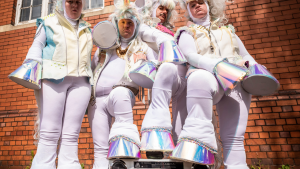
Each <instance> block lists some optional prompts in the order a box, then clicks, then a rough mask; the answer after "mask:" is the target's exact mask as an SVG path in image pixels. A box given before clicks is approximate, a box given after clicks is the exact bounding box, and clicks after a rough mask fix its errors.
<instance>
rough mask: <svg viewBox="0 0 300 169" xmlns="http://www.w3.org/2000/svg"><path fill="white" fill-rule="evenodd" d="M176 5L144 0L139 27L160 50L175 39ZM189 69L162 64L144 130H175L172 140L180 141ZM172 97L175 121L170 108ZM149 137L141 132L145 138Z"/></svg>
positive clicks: (165, 0)
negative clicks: (160, 47)
mask: <svg viewBox="0 0 300 169" xmlns="http://www.w3.org/2000/svg"><path fill="white" fill-rule="evenodd" d="M141 1H143V0H140V1H136V3H138V4H143V3H141ZM175 7H176V1H174V0H153V1H152V0H148V1H145V6H144V7H143V9H142V10H141V12H142V13H143V16H144V22H145V25H143V27H142V29H141V31H140V32H141V37H142V40H143V41H145V42H146V43H147V44H148V45H149V47H151V48H152V49H153V50H155V51H156V52H157V53H158V52H159V46H160V45H159V43H161V42H163V41H166V40H173V41H174V33H173V31H172V28H174V26H173V21H174V20H175V19H176V16H177V13H176V10H175ZM186 71H187V68H186V65H185V64H182V65H175V64H173V63H163V64H161V65H160V66H159V69H158V71H157V74H156V77H155V81H154V85H153V88H152V100H151V104H150V106H149V109H148V110H147V113H146V115H145V118H144V120H143V124H142V133H143V131H148V132H149V131H150V130H152V131H153V130H160V131H162V130H165V131H171V130H172V134H173V140H174V142H175V143H176V142H177V139H178V136H179V134H180V131H181V129H182V126H183V122H184V119H185V118H186V115H187V112H186V100H185V96H186V79H185V74H186ZM171 98H172V116H173V122H172V123H171V117H170V110H169V105H170V101H171ZM157 117H161V118H157ZM172 126H173V127H172ZM146 139H147V138H145V136H143V134H142V142H143V141H146ZM143 145H144V146H143ZM141 149H142V150H146V151H147V150H148V149H149V146H148V145H147V143H145V144H143V143H142V148H141ZM162 149H164V147H162Z"/></svg>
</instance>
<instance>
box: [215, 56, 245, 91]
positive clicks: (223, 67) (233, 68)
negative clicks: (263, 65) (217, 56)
mask: <svg viewBox="0 0 300 169" xmlns="http://www.w3.org/2000/svg"><path fill="white" fill-rule="evenodd" d="M214 73H215V75H216V78H217V79H218V81H219V84H220V85H221V86H222V88H223V89H224V92H225V95H228V94H229V93H230V92H231V90H232V89H234V88H235V87H236V85H237V84H238V83H239V82H241V81H242V80H243V78H244V77H245V76H246V75H247V73H248V70H247V68H244V67H241V66H238V65H235V64H232V63H229V62H227V59H224V60H223V61H221V62H220V63H218V64H217V66H215V68H214Z"/></svg>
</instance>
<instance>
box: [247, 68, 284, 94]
mask: <svg viewBox="0 0 300 169" xmlns="http://www.w3.org/2000/svg"><path fill="white" fill-rule="evenodd" d="M242 86H243V88H244V89H245V90H246V91H247V92H248V93H250V94H253V95H258V96H267V95H271V94H273V93H275V92H276V91H277V90H279V88H280V83H279V81H278V80H277V79H276V78H275V77H274V76H273V75H272V73H271V72H269V71H268V70H267V69H266V68H265V67H264V66H262V65H260V64H255V65H253V66H250V67H249V74H248V75H247V76H246V77H245V78H244V80H243V83H242Z"/></svg>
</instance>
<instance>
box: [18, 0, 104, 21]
mask: <svg viewBox="0 0 300 169" xmlns="http://www.w3.org/2000/svg"><path fill="white" fill-rule="evenodd" d="M53 2H54V0H18V3H17V10H16V20H15V24H16V25H18V24H23V23H32V22H35V20H36V19H37V18H39V17H44V16H47V15H49V14H50V13H51V12H52V9H53V7H54V6H53V5H54V3H53ZM103 7H104V0H85V4H84V8H83V10H85V11H87V12H88V11H90V10H101V9H103Z"/></svg>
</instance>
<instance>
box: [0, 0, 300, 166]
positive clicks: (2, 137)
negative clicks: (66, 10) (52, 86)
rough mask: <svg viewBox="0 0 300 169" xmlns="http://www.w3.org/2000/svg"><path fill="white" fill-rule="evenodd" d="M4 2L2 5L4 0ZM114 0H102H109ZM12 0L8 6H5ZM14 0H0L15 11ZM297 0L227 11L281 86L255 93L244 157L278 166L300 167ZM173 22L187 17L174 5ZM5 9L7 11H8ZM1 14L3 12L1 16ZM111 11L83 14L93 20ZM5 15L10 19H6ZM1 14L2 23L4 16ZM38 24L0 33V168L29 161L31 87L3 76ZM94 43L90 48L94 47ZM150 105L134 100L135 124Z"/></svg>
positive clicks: (239, 3) (85, 135)
mask: <svg viewBox="0 0 300 169" xmlns="http://www.w3.org/2000/svg"><path fill="white" fill-rule="evenodd" d="M3 4H4V5H3ZM111 4H112V1H106V5H111ZM9 6H10V8H9ZM12 6H13V1H12V0H9V1H5V3H0V8H1V9H0V13H1V12H2V11H3V10H7V11H13V9H12ZM299 8H300V0H298V1H297V0H256V1H253V0H235V1H234V3H231V4H228V10H227V14H228V16H229V18H230V19H229V23H232V24H233V25H234V26H235V28H236V30H237V35H238V36H239V37H240V38H241V39H242V40H243V42H244V43H245V46H246V48H247V49H248V51H249V53H250V54H251V55H252V56H253V57H254V58H256V60H257V61H258V62H259V63H261V64H263V65H265V66H266V67H267V68H268V69H269V70H270V71H271V72H272V73H273V74H274V75H275V76H276V77H277V79H278V80H279V81H280V83H281V88H280V91H279V92H278V93H277V94H275V95H273V96H268V97H253V98H252V103H251V109H250V111H249V121H248V128H247V131H246V134H245V148H246V152H247V163H248V164H249V165H250V164H254V163H255V162H258V160H259V159H261V160H262V163H263V164H265V165H269V166H270V169H277V168H279V166H280V165H281V164H290V165H292V166H294V168H300V113H299V112H300V84H299V82H300V77H299V75H300V74H299V72H300V66H299V65H300V56H299V55H300V45H299V44H300V40H299V36H300V29H299V27H300V18H299V17H300V12H299ZM177 9H178V13H179V18H178V20H177V22H176V23H175V25H176V28H178V27H181V26H184V25H185V23H186V20H185V18H184V16H183V14H184V12H185V11H183V10H182V9H180V8H179V6H178V7H177ZM8 13H9V12H8ZM14 13H15V12H10V15H9V16H7V15H8V14H7V13H5V14H2V13H1V14H0V26H1V25H6V24H10V23H12V22H13V21H14V17H13V15H14ZM4 15H5V17H4ZM108 16H109V14H104V15H101V16H91V17H88V18H85V19H86V20H87V21H88V22H90V23H91V24H92V25H93V26H94V25H95V24H96V23H98V22H100V21H103V20H106V19H107V17H108ZM7 18H11V20H9V21H7V20H6V19H7ZM3 20H5V23H4V21H3ZM35 29H36V27H30V28H25V29H17V30H13V31H7V32H1V33H0V126H1V128H0V169H7V168H8V167H10V169H23V168H25V167H26V166H27V165H29V163H30V151H31V150H36V147H35V146H34V144H33V142H34V140H33V137H32V133H33V124H34V118H35V115H36V101H35V98H34V93H33V91H32V90H29V89H26V88H24V87H22V86H20V85H17V84H15V83H14V82H12V81H10V80H9V79H8V78H7V76H8V74H9V73H11V72H12V71H14V70H15V69H16V68H17V67H19V66H20V65H21V63H22V61H23V60H24V58H25V56H26V54H27V51H28V49H29V48H30V46H31V43H32V40H33V37H34V34H35ZM95 50H96V48H94V50H93V51H94V52H95ZM147 106H148V105H143V104H142V103H141V102H137V104H136V105H135V107H134V120H135V121H134V123H135V124H137V125H138V127H139V129H140V126H141V123H142V120H143V118H144V114H145V112H146V110H147ZM90 132H91V130H90V128H89V125H88V120H87V117H85V118H84V120H83V124H82V129H81V133H80V138H79V140H78V141H79V157H80V162H82V163H84V164H85V166H86V168H87V169H90V168H91V166H92V163H93V144H92V137H91V133H90Z"/></svg>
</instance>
